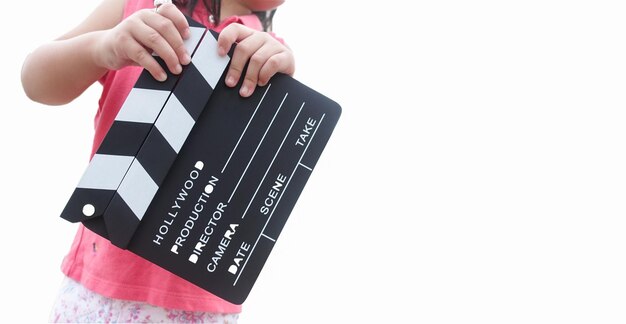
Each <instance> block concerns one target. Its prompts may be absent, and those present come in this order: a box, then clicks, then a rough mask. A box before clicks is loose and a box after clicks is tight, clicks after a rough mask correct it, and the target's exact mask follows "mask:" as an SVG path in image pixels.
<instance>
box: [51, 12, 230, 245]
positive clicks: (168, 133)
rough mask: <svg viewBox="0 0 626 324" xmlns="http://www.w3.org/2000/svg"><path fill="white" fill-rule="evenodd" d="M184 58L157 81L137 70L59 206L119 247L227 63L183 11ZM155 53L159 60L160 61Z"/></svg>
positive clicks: (212, 40)
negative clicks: (186, 28) (181, 67)
mask: <svg viewBox="0 0 626 324" xmlns="http://www.w3.org/2000/svg"><path fill="white" fill-rule="evenodd" d="M188 20H189V25H190V29H191V37H190V38H189V39H188V40H186V41H185V46H186V48H187V51H188V53H191V57H192V60H191V63H190V64H189V65H188V66H186V67H185V71H184V73H182V74H181V75H180V76H177V75H173V74H168V78H167V80H166V81H165V82H159V81H156V80H155V79H154V78H153V77H152V76H151V75H150V74H149V73H148V72H147V70H144V71H142V73H141V75H140V77H139V79H138V81H137V82H136V84H135V86H134V87H133V89H132V90H131V92H130V93H129V95H128V97H127V99H126V101H125V102H124V104H123V105H122V107H121V109H120V111H119V113H118V114H117V116H116V118H115V121H114V122H113V125H112V126H111V128H110V130H109V131H108V132H107V134H106V136H105V138H104V140H103V142H102V144H101V145H100V147H99V148H98V149H97V151H96V154H95V155H94V156H93V158H92V159H91V161H90V163H89V166H88V167H87V169H86V171H85V173H84V174H83V176H82V178H81V179H80V181H79V184H78V185H77V187H76V189H75V191H74V193H73V194H72V196H71V197H70V199H69V201H68V203H67V205H66V206H65V208H64V210H63V211H62V213H61V217H62V218H64V219H66V220H68V221H71V222H83V224H84V225H85V226H87V227H88V228H90V229H91V230H93V231H94V232H96V233H98V234H99V235H101V236H104V237H106V238H108V239H109V240H110V241H111V242H112V243H113V244H115V245H116V246H118V247H121V248H125V247H126V246H127V245H128V243H129V241H130V239H131V238H132V236H133V233H134V232H135V229H136V228H137V226H139V223H140V221H141V219H142V217H143V216H144V214H145V213H146V210H147V208H148V206H149V205H150V203H151V202H152V198H153V197H154V195H155V194H156V192H157V190H158V189H159V186H160V185H161V184H162V183H163V180H164V178H165V176H166V175H167V173H168V171H169V169H170V167H171V166H172V164H173V163H174V161H175V159H176V157H177V154H178V152H179V151H180V148H181V147H182V145H183V143H184V142H185V140H186V139H187V136H188V135H189V132H190V131H191V129H192V128H193V126H194V124H195V122H196V120H197V119H198V117H199V115H200V113H201V112H202V110H203V109H204V107H205V105H206V103H207V101H208V99H209V97H210V95H211V93H212V90H213V89H214V88H215V85H216V83H217V82H218V80H219V79H220V77H221V75H222V72H223V71H224V69H225V68H226V66H227V65H228V62H229V60H230V58H229V56H228V55H227V56H224V57H220V56H219V55H217V34H215V33H213V32H211V31H207V29H206V28H205V27H204V26H202V25H201V24H199V23H197V22H195V21H193V20H191V19H188ZM156 59H157V61H159V63H160V64H161V65H162V66H163V67H164V69H165V70H166V71H168V69H167V68H166V66H165V64H164V62H163V61H162V60H161V59H160V58H158V57H156Z"/></svg>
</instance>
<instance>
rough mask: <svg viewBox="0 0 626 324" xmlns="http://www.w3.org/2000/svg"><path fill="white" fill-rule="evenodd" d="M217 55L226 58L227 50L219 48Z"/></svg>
mask: <svg viewBox="0 0 626 324" xmlns="http://www.w3.org/2000/svg"><path fill="white" fill-rule="evenodd" d="M217 54H218V55H219V56H224V55H226V50H225V49H224V48H223V47H219V48H218V49H217Z"/></svg>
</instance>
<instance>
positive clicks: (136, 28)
mask: <svg viewBox="0 0 626 324" xmlns="http://www.w3.org/2000/svg"><path fill="white" fill-rule="evenodd" d="M189 36H190V31H189V24H188V23H187V19H185V16H184V15H183V14H182V13H181V12H180V10H178V8H176V6H174V5H173V4H164V5H162V6H160V7H159V10H158V13H157V12H155V11H154V10H151V9H144V10H140V11H137V12H135V13H134V14H133V15H131V16H129V17H128V18H126V19H124V20H123V21H122V22H120V23H119V24H118V25H117V26H115V27H114V28H112V29H110V30H108V31H107V32H106V33H105V35H104V37H102V39H101V41H100V42H99V44H98V45H99V46H98V48H97V50H96V52H95V56H96V57H95V62H96V64H98V65H99V66H101V67H103V68H106V69H109V70H117V69H120V68H122V67H125V66H128V65H140V66H142V67H144V68H145V69H147V70H148V71H149V72H150V74H152V76H153V77H154V78H155V79H157V80H160V81H164V80H165V79H166V78H167V75H166V73H165V71H163V68H161V66H160V65H159V63H157V61H156V60H155V59H154V57H152V53H151V51H154V52H155V53H156V54H157V55H158V56H160V57H161V58H162V59H163V60H164V61H165V63H166V64H167V67H168V68H169V70H170V71H171V72H172V73H174V74H179V73H180V72H181V71H182V66H181V64H183V65H186V64H189V62H190V61H191V57H190V56H189V53H187V50H186V49H185V46H184V44H183V39H187V38H189Z"/></svg>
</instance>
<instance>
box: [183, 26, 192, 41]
mask: <svg viewBox="0 0 626 324" xmlns="http://www.w3.org/2000/svg"><path fill="white" fill-rule="evenodd" d="M189 37H191V30H189V28H185V30H183V38H184V39H187V38H189Z"/></svg>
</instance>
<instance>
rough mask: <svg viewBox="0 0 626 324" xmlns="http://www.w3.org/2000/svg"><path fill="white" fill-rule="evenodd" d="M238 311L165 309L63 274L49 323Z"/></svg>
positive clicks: (170, 318) (175, 318)
mask: <svg viewBox="0 0 626 324" xmlns="http://www.w3.org/2000/svg"><path fill="white" fill-rule="evenodd" d="M238 318H239V314H214V313H205V312H192V311H183V310H175V309H165V308H161V307H156V306H152V305H150V304H146V303H142V302H135V301H127V300H119V299H111V298H107V297H104V296H101V295H99V294H97V293H94V292H92V291H91V290H88V289H87V288H85V287H83V285H81V284H79V283H78V282H76V281H74V280H72V279H70V278H65V279H64V281H63V284H62V285H61V289H60V291H59V296H58V297H57V300H56V303H55V304H54V307H53V308H52V312H51V313H50V318H49V322H50V323H224V324H225V323H228V324H231V323H237V319H238Z"/></svg>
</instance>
